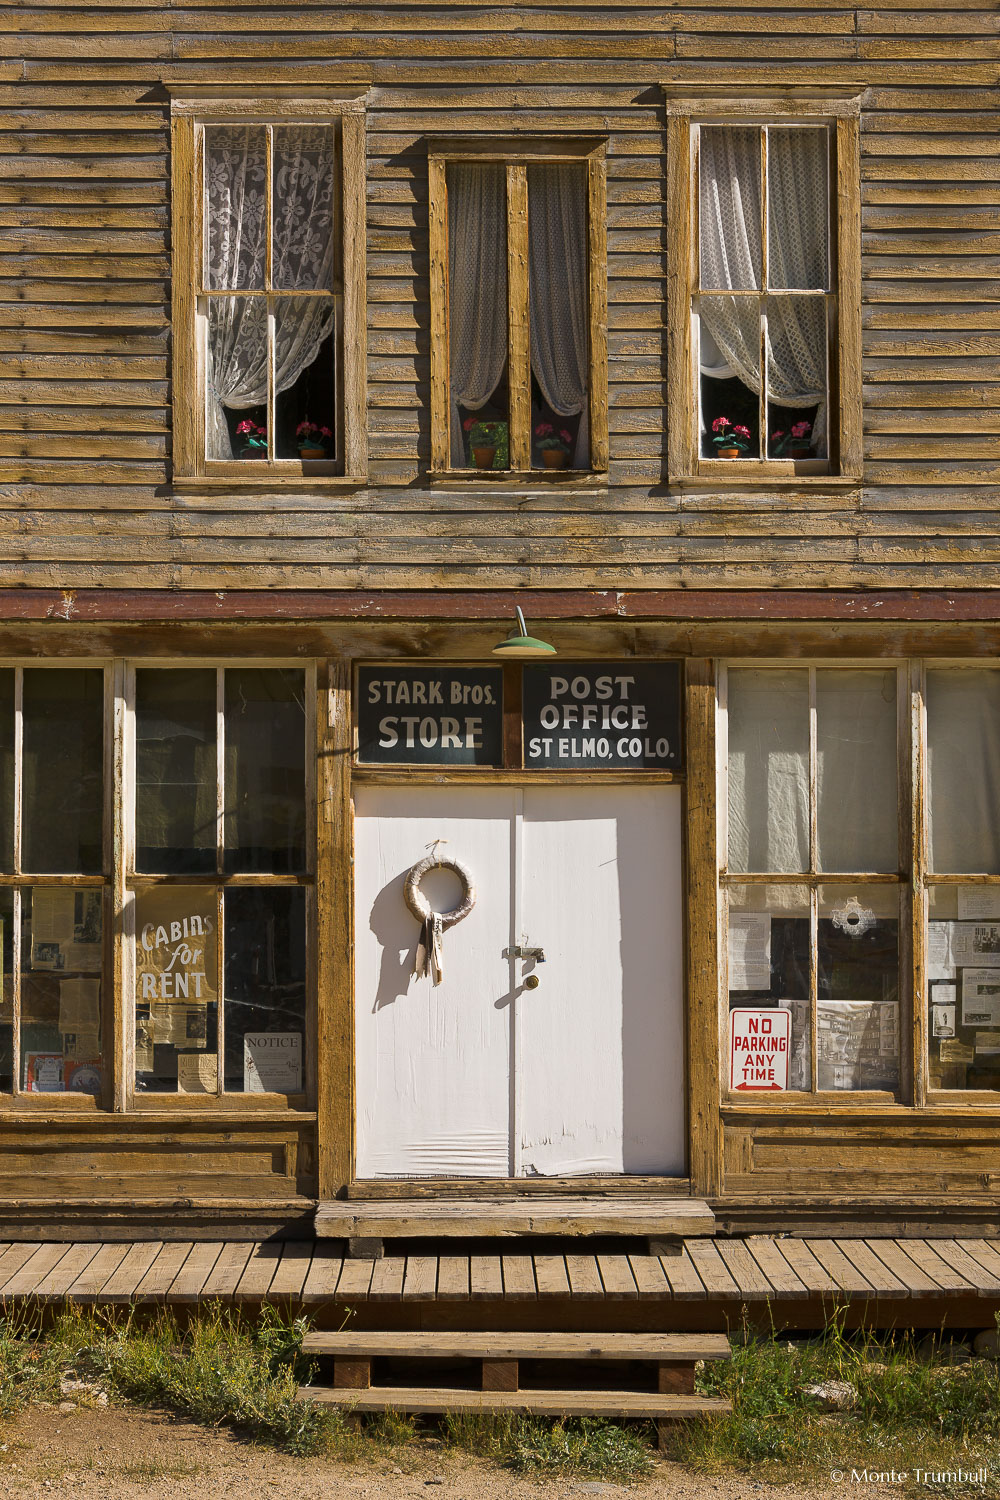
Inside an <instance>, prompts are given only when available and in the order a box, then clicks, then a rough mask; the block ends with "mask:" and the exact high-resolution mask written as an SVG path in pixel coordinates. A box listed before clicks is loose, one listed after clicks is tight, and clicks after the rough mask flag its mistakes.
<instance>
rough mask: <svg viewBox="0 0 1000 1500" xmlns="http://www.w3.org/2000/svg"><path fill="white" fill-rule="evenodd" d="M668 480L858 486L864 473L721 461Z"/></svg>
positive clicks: (682, 485)
mask: <svg viewBox="0 0 1000 1500" xmlns="http://www.w3.org/2000/svg"><path fill="white" fill-rule="evenodd" d="M667 482H668V484H669V485H670V487H671V488H672V489H703V490H704V489H713V490H717V489H720V488H723V487H724V488H725V489H727V490H739V489H743V490H760V489H768V490H775V489H782V490H798V489H813V488H815V489H833V488H837V489H858V488H859V487H860V485H861V482H862V481H861V475H860V474H853V475H852V474H829V473H815V472H808V473H805V472H803V473H800V472H798V471H796V472H795V473H790V472H789V470H788V469H785V468H782V469H771V468H768V469H766V470H755V469H748V468H742V467H741V468H736V467H735V465H731V464H726V463H718V464H713V465H712V466H711V468H707V467H706V466H704V465H702V466H701V467H699V469H698V472H697V474H678V475H671V476H669V477H668V480H667Z"/></svg>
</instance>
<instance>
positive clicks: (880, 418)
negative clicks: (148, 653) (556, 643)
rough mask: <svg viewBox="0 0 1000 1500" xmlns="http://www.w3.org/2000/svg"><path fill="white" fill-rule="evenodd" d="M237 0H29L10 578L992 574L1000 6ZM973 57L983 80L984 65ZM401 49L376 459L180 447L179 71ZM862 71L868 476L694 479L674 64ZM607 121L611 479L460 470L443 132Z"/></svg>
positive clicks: (640, 582) (375, 103)
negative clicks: (174, 345) (248, 480)
mask: <svg viewBox="0 0 1000 1500" xmlns="http://www.w3.org/2000/svg"><path fill="white" fill-rule="evenodd" d="M622 21H623V15H622V11H621V10H620V9H618V10H615V9H614V8H612V7H608V6H607V4H606V3H604V4H602V3H600V0H585V3H581V4H575V5H573V6H568V5H565V4H562V3H548V4H540V3H539V4H522V5H517V6H504V5H500V6H493V7H490V6H484V5H481V4H477V3H474V0H461V3H459V4H457V5H452V6H450V7H443V6H441V5H440V3H433V0H428V3H409V4H405V5H395V6H391V7H381V8H379V7H367V6H364V5H352V6H350V7H348V6H343V7H335V6H331V5H329V4H323V3H320V0H317V3H301V0H300V3H296V4H289V5H269V6H267V7H265V8H261V9H257V10H255V11H254V16H253V25H252V27H249V26H243V27H239V28H234V27H233V26H232V23H231V13H230V12H228V11H226V10H224V8H223V7H221V6H220V5H217V4H216V3H215V0H205V3H190V4H187V5H183V6H177V7H176V8H174V9H171V10H167V11H165V10H163V9H162V7H161V8H155V7H152V6H149V5H142V4H133V3H131V0H128V3H126V0H119V3H117V4H115V5H107V4H104V5H101V4H93V5H85V4H81V5H78V6H73V7H71V8H70V7H65V6H64V5H62V4H59V3H52V4H49V3H41V4H35V5H33V6H30V7H26V8H19V9H5V10H3V11H2V12H0V32H2V33H5V34H6V35H7V37H8V43H7V46H6V48H5V49H4V50H5V51H6V52H7V54H8V61H6V62H5V63H4V64H3V65H2V66H0V513H4V521H5V524H4V525H3V526H2V528H0V586H17V585H45V584H53V583H58V584H60V585H62V586H67V585H72V584H76V585H79V586H81V587H84V586H100V585H101V584H106V585H108V586H110V587H123V586H128V584H129V583H130V582H133V581H134V559H135V549H136V546H137V544H138V545H140V546H141V547H142V550H143V561H144V565H145V581H146V582H148V583H149V584H150V585H158V586H166V587H170V586H175V587H181V586H183V587H195V588H205V589H215V588H218V587H221V586H224V585H232V584H233V582H234V574H235V573H236V570H239V580H240V583H241V584H242V586H255V585H258V586H261V587H276V588H292V589H294V588H315V587H346V588H356V587H359V586H366V587H387V588H413V587H427V586H428V585H435V586H450V587H470V588H471V587H476V586H480V585H489V586H494V585H498V584H499V585H509V586H515V587H525V586H529V585H531V586H538V587H543V588H560V587H594V586H601V587H614V586H616V585H621V586H628V587H632V588H643V587H650V588H654V587H656V588H661V587H707V588H725V587H730V588H732V587H799V586H803V587H805V586H808V587H816V586H817V585H820V584H826V585H828V586H843V587H851V588H855V587H860V588H870V587H876V586H892V587H909V586H913V587H920V586H921V585H930V584H933V585H936V586H948V587H954V586H962V585H966V586H970V587H971V586H984V585H985V586H991V585H992V583H993V581H994V579H995V567H996V561H997V557H998V554H1000V540H998V537H1000V528H998V527H997V526H996V524H995V510H996V500H997V496H998V494H1000V418H998V416H997V411H998V410H1000V402H998V399H997V398H998V394H1000V276H998V272H1000V130H998V129H997V125H998V122H1000V111H998V108H997V96H996V93H995V88H996V84H997V80H998V78H1000V21H998V17H997V15H996V13H995V10H994V9H993V8H992V7H989V6H985V5H981V6H979V7H978V8H975V9H972V10H969V9H968V8H967V7H966V6H965V5H963V4H960V3H958V0H947V3H945V0H934V3H928V4H926V5H917V4H912V3H906V4H904V3H902V0H900V3H899V4H885V5H882V6H880V7H878V8H876V9H870V10H857V11H856V10H854V9H852V8H850V7H848V6H846V5H843V4H835V3H829V0H803V3H797V4H796V5H794V6H792V7H787V6H783V5H779V4H777V3H776V0H775V3H772V0H767V3H765V4H761V5H759V6H756V7H754V8H753V9H752V10H748V9H746V8H741V7H737V6H734V5H729V6H724V5H719V4H710V3H704V4H698V3H683V4H671V5H664V4H657V3H653V0H636V3H633V5H632V6H631V8H630V9H629V12H628V25H627V26H623V24H622ZM959 78H961V86H959V83H958V80H959ZM183 81H187V82H192V83H193V82H199V81H201V82H212V83H225V84H242V85H245V86H246V88H247V91H248V92H250V93H252V92H253V89H254V87H255V84H256V85H259V86H261V87H265V86H266V85H267V84H269V83H273V82H283V83H289V84H291V83H295V82H301V83H303V84H312V85H322V84H324V83H329V84H336V83H352V84H357V85H359V86H363V85H365V84H369V85H370V90H369V94H368V98H367V116H366V129H367V171H366V179H367V200H368V221H367V252H368V276H367V289H366V290H367V305H368V327H369V353H368V362H367V383H368V391H367V394H368V410H369V419H368V442H369V455H370V456H369V466H368V472H369V484H368V486H367V487H365V488H361V489H359V490H358V491H357V492H352V493H348V494H336V493H329V492H324V491H322V490H320V489H316V490H314V491H313V492H309V491H303V492H301V493H293V494H288V495H284V494H283V495H281V496H280V497H278V496H270V495H267V494H261V493H259V492H254V491H247V492H246V493H240V492H239V490H238V489H233V490H231V491H225V492H221V493H213V494H208V495H201V496H198V495H193V494H192V493H190V492H189V491H187V490H185V491H175V490H174V489H173V487H172V476H171V463H170V459H171V452H170V440H171V398H172V394H173V393H172V391H171V384H170V382H171V373H172V372H171V350H170V329H169V309H170V280H169V278H170V269H171V267H170V249H171V242H170V223H169V207H170V206H169V170H170V131H169V101H168V95H167V91H166V89H165V88H164V84H177V85H180V84H181V83H182V82H183ZM663 84H667V85H669V86H670V87H672V88H673V89H674V90H675V91H677V90H680V91H683V90H684V88H685V87H687V86H688V85H690V86H691V88H692V91H695V92H696V91H697V89H698V88H702V89H708V88H710V89H711V91H712V92H713V93H714V94H722V95H724V94H726V93H731V94H732V96H733V97H734V99H735V100H737V101H738V100H739V98H740V97H742V96H744V95H746V94H747V93H748V92H750V91H752V90H753V89H754V88H758V89H759V88H762V87H767V86H787V85H790V84H791V85H798V86H800V87H802V88H810V87H822V88H825V89H828V90H829V91H830V92H831V93H833V94H838V95H848V94H857V93H859V92H861V91H862V90H866V93H865V95H864V100H863V109H862V116H861V127H862V133H861V174H862V202H861V222H862V250H863V253H862V277H863V288H864V291H863V299H864V306H863V316H862V326H863V360H864V364H863V373H864V446H863V451H864V462H865V470H864V482H863V483H862V484H858V485H856V486H853V487H851V486H843V485H827V486H824V485H822V484H816V483H813V484H812V485H811V486H809V487H806V486H801V487H799V488H798V489H796V488H795V487H794V486H791V487H785V486H783V487H778V488H775V487H771V488H757V489H753V490H750V491H742V492H738V493H736V494H726V495H720V494H715V493H713V492H711V491H708V490H706V489H704V488H700V489H698V490H694V491H691V492H684V491H680V490H677V491H671V490H670V488H669V487H668V486H667V485H666V483H665V475H666V431H665V427H666V417H665V414H666V394H667V378H668V370H667V363H666V359H667V350H666V330H665V319H664V303H665V287H666V276H667V271H668V264H669V254H670V252H671V238H670V235H671V226H670V223H669V216H668V213H667V207H666V201H665V200H666V172H665V126H666V120H665V113H664V109H663V94H662V89H661V85H663ZM458 134H461V135H462V136H464V137H474V138H481V139H484V140H485V139H487V138H489V137H493V136H501V135H503V136H510V135H511V134H520V135H521V136H523V137H525V138H529V137H530V138H535V139H538V138H550V137H558V136H572V137H587V138H596V139H599V140H602V141H606V143H607V153H608V156H607V179H608V181H607V198H608V216H607V233H608V377H609V378H608V416H609V424H608V425H609V447H610V468H609V475H608V483H607V484H606V485H598V486H595V487H594V488H593V489H591V490H587V491H585V492H581V491H579V490H574V489H572V488H566V487H563V486H560V485H559V484H554V485H547V486H544V487H536V488H535V490H534V491H528V492H524V493H522V492H520V491H511V490H510V489H509V488H491V487H490V486H488V485H485V484H483V485H478V486H476V485H468V486H465V487H463V488H460V489H458V490H456V489H455V488H454V487H448V488H441V487H439V486H437V487H436V486H435V485H434V483H433V482H432V481H431V480H430V479H429V478H428V473H427V471H428V465H429V461H430V441H431V438H430V421H429V382H430V311H429V279H428V278H429V260H428V220H427V213H428V207H427V149H428V142H429V141H431V140H439V139H440V138H441V137H444V136H455V135H458Z"/></svg>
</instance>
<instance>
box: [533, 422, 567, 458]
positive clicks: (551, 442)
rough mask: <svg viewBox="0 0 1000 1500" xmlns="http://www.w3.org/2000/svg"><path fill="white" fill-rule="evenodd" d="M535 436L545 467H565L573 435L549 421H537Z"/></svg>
mask: <svg viewBox="0 0 1000 1500" xmlns="http://www.w3.org/2000/svg"><path fill="white" fill-rule="evenodd" d="M535 438H536V440H537V442H538V447H539V450H540V451H541V455H542V463H543V464H544V465H545V467H546V468H547V469H565V467H566V465H567V464H568V463H569V455H570V451H571V449H572V446H573V435H572V433H569V432H567V431H566V429H565V428H559V429H558V430H557V429H556V428H555V427H553V425H552V423H551V422H539V424H538V426H537V427H536V428H535Z"/></svg>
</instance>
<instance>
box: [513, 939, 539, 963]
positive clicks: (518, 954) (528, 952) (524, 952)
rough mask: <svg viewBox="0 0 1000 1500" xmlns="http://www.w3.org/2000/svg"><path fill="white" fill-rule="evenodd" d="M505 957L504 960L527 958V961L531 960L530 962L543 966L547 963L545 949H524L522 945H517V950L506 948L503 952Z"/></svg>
mask: <svg viewBox="0 0 1000 1500" xmlns="http://www.w3.org/2000/svg"><path fill="white" fill-rule="evenodd" d="M503 957H504V958H526V959H529V960H531V961H532V962H534V963H536V964H543V963H544V962H545V949H544V948H522V947H521V945H520V943H518V945H517V947H516V948H505V949H504V950H503Z"/></svg>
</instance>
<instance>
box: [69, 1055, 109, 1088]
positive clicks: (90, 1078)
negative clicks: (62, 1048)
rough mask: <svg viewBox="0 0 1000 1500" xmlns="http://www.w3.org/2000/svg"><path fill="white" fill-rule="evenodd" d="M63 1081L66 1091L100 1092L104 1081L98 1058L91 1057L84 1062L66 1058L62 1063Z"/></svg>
mask: <svg viewBox="0 0 1000 1500" xmlns="http://www.w3.org/2000/svg"><path fill="white" fill-rule="evenodd" d="M63 1081H64V1087H65V1089H66V1091H67V1093H71V1094H95V1095H97V1094H100V1092H101V1087H102V1085H103V1081H104V1079H103V1074H102V1073H101V1060H100V1058H99V1057H98V1058H93V1057H92V1058H89V1059H87V1060H86V1061H84V1062H74V1061H73V1060H72V1059H70V1058H67V1060H66V1062H65V1064H64V1065H63Z"/></svg>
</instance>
